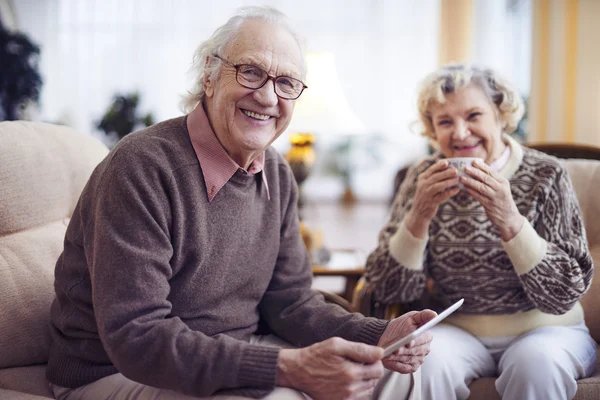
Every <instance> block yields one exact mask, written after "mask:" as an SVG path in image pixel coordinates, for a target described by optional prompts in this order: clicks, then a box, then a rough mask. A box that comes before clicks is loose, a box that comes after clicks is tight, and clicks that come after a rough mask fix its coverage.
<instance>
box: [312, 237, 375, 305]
mask: <svg viewBox="0 0 600 400" xmlns="http://www.w3.org/2000/svg"><path fill="white" fill-rule="evenodd" d="M330 251H331V259H330V260H329V261H328V262H327V263H324V264H319V265H313V267H312V271H313V275H314V276H341V277H343V278H345V279H346V285H345V288H344V293H342V296H343V297H344V298H345V299H346V300H348V301H349V302H352V293H353V292H354V287H355V286H356V283H357V282H358V280H359V279H360V277H361V276H362V275H363V273H364V272H365V268H364V265H365V260H366V255H365V254H364V253H363V252H362V251H360V250H353V249H334V250H330Z"/></svg>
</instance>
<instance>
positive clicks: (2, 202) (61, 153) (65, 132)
mask: <svg viewBox="0 0 600 400" xmlns="http://www.w3.org/2000/svg"><path fill="white" fill-rule="evenodd" d="M0 143H2V145H1V146H0V187H1V188H2V191H0V235H3V234H8V233H13V232H17V231H21V230H25V229H28V228H34V227H38V226H40V225H43V224H45V223H48V222H53V221H61V220H62V219H63V218H65V217H69V216H71V214H72V213H73V209H74V208H75V205H76V203H77V200H78V199H79V195H80V193H81V191H82V189H83V186H84V185H85V184H86V182H87V180H88V178H89V176H90V174H91V173H92V170H93V169H94V168H95V167H96V165H97V164H98V163H99V162H100V161H101V160H102V159H103V158H104V157H105V156H106V154H107V153H108V150H107V148H106V146H104V145H103V144H102V143H101V142H100V141H99V140H97V139H94V138H93V137H91V136H89V135H86V134H83V133H79V132H76V131H74V130H73V129H71V128H68V127H65V126H59V125H52V124H45V123H39V122H25V121H6V122H0Z"/></svg>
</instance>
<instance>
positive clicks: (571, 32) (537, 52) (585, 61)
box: [530, 0, 600, 146]
mask: <svg viewBox="0 0 600 400" xmlns="http://www.w3.org/2000/svg"><path fill="white" fill-rule="evenodd" d="M533 10H534V12H533V14H534V21H533V61H532V71H531V77H532V92H531V102H530V141H538V142H568V143H582V144H590V145H597V146H600V118H599V117H598V115H599V114H600V68H599V66H600V51H599V50H598V48H599V46H598V37H600V25H599V24H598V22H597V21H598V20H600V2H599V1H597V0H535V1H534V5H533Z"/></svg>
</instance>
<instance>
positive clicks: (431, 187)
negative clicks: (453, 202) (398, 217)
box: [405, 160, 460, 238]
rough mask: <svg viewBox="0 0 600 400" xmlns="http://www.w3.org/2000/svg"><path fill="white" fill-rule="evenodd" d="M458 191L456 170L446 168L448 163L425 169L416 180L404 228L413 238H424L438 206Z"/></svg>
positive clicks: (440, 162)
mask: <svg viewBox="0 0 600 400" xmlns="http://www.w3.org/2000/svg"><path fill="white" fill-rule="evenodd" d="M459 191H460V187H458V178H457V171H456V168H448V161H446V160H440V161H438V162H437V163H435V164H433V165H432V166H431V167H429V168H427V170H425V172H423V173H422V174H421V175H419V178H418V180H417V190H416V193H415V197H414V199H413V204H412V208H411V210H410V212H409V213H408V215H407V216H406V219H405V224H406V228H407V229H408V230H409V231H410V233H412V234H413V236H415V237H418V238H424V237H425V236H426V235H427V231H428V230H429V223H430V222H431V220H432V219H433V217H434V216H435V214H436V212H437V209H438V206H439V205H440V204H441V203H443V202H444V201H446V200H448V199H449V198H450V197H452V196H454V195H456V194H457V193H458V192H459Z"/></svg>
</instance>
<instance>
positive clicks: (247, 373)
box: [239, 345, 280, 390]
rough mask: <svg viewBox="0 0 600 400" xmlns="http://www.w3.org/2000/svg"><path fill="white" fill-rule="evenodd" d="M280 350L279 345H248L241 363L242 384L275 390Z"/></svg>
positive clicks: (240, 381) (240, 376) (240, 380)
mask: <svg viewBox="0 0 600 400" xmlns="http://www.w3.org/2000/svg"><path fill="white" fill-rule="evenodd" d="M279 350H280V349H279V347H271V346H252V345H251V346H247V347H246V348H245V349H244V350H243V354H242V359H241V363H240V374H239V384H240V386H241V387H253V388H265V389H268V390H273V389H274V388H275V379H276V374H277V359H278V358H279Z"/></svg>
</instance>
